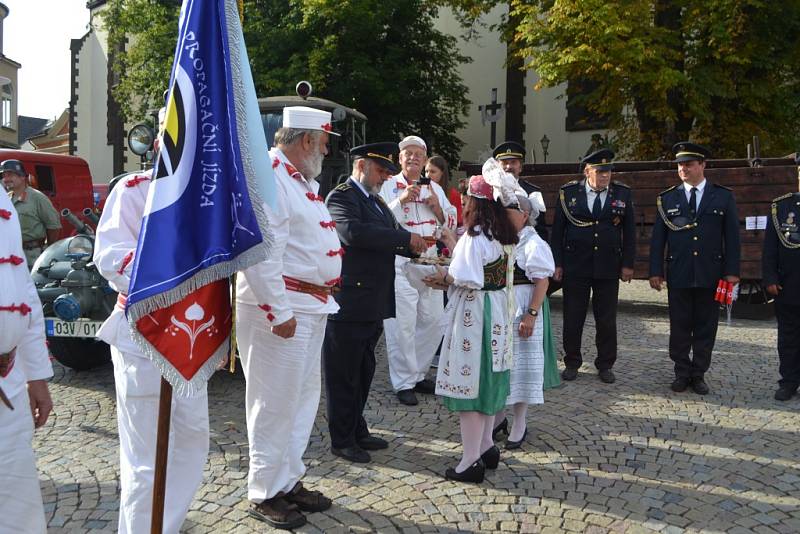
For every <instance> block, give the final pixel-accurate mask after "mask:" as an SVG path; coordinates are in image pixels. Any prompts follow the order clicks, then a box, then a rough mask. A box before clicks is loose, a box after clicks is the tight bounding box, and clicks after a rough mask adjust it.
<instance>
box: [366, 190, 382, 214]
mask: <svg viewBox="0 0 800 534" xmlns="http://www.w3.org/2000/svg"><path fill="white" fill-rule="evenodd" d="M369 199H370V200H371V201H372V205H373V206H375V209H376V210H378V213H380V214H381V215H383V210H382V209H381V203H380V202H378V197H376V196H375V195H373V194H372V193H370V195H369Z"/></svg>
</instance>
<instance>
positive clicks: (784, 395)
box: [775, 386, 797, 401]
mask: <svg viewBox="0 0 800 534" xmlns="http://www.w3.org/2000/svg"><path fill="white" fill-rule="evenodd" d="M795 393H797V386H781V387H779V388H778V390H777V391H776V392H775V400H779V401H788V400H789V399H791V398H792V397H793V396H794V394H795Z"/></svg>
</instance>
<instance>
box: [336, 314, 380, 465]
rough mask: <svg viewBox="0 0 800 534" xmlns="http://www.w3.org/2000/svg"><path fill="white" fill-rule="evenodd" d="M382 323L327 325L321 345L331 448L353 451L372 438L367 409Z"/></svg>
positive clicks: (340, 322) (338, 323)
mask: <svg viewBox="0 0 800 534" xmlns="http://www.w3.org/2000/svg"><path fill="white" fill-rule="evenodd" d="M382 332H383V321H368V322H346V321H331V320H329V321H328V325H327V327H326V329H325V341H324V342H323V343H322V365H323V366H324V369H325V393H326V396H327V404H328V406H327V407H328V429H329V431H330V433H331V446H332V447H334V448H336V449H342V448H345V447H353V446H355V445H356V442H357V441H358V440H359V439H363V438H366V437H368V436H369V429H367V422H366V421H365V420H364V415H363V413H364V406H365V405H366V403H367V397H368V396H369V388H370V386H371V385H372V377H373V376H374V375H375V345H377V344H378V339H379V338H380V337H381V333H382Z"/></svg>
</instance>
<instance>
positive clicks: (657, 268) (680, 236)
mask: <svg viewBox="0 0 800 534" xmlns="http://www.w3.org/2000/svg"><path fill="white" fill-rule="evenodd" d="M673 150H674V151H675V153H676V154H675V161H676V163H677V164H678V175H679V176H680V178H681V181H682V182H683V183H682V184H680V185H676V186H673V187H670V188H669V189H667V190H666V191H663V192H662V193H660V194H659V195H658V199H657V202H656V204H657V208H658V214H657V216H656V220H655V223H654V225H653V237H652V240H651V241H650V287H652V288H653V289H656V290H658V291H661V289H662V287H663V285H664V260H665V257H664V248H665V247H666V249H667V250H666V263H667V265H668V267H667V290H668V293H667V298H668V302H669V357H670V358H672V361H673V362H675V380H674V381H673V382H672V390H673V391H678V392H680V391H685V390H686V388H687V387H689V385H691V386H692V389H693V390H694V392H695V393H697V394H699V395H705V394H706V393H708V385H707V384H706V383H705V380H704V379H703V377H704V375H705V373H706V371H708V368H709V366H710V365H711V352H712V350H713V349H714V341H715V339H716V337H717V323H718V321H719V305H718V304H717V302H716V300H714V298H715V295H716V288H717V285H718V283H719V280H720V279H721V278H724V279H725V280H726V281H727V282H730V283H732V284H737V283H738V282H739V255H740V246H739V219H738V216H737V214H736V201H735V200H734V198H733V193H732V192H731V190H730V189H728V188H727V187H723V186H721V185H718V184H714V183H711V182H709V181H707V180H706V178H705V176H704V171H705V167H706V163H705V160H706V158H708V157H709V156H710V152H709V151H708V149H706V148H705V147H702V146H700V145H696V144H694V143H688V142H681V143H677V144H676V145H675V146H674V147H673ZM690 350H691V351H692V359H691V360H690V359H689V351H690Z"/></svg>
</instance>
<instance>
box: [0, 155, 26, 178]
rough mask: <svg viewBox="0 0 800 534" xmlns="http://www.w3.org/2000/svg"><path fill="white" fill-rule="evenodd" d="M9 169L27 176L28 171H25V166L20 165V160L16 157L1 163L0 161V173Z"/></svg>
mask: <svg viewBox="0 0 800 534" xmlns="http://www.w3.org/2000/svg"><path fill="white" fill-rule="evenodd" d="M6 171H11V172H15V173H17V174H20V175H22V176H28V173H27V172H25V166H24V165H22V162H21V161H20V160H18V159H7V160H5V161H4V162H3V163H0V174H2V173H4V172H6Z"/></svg>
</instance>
